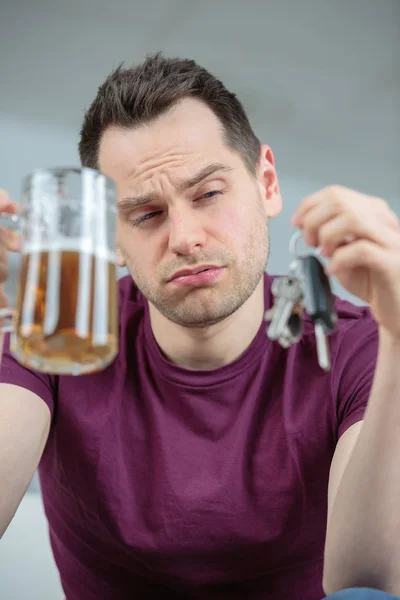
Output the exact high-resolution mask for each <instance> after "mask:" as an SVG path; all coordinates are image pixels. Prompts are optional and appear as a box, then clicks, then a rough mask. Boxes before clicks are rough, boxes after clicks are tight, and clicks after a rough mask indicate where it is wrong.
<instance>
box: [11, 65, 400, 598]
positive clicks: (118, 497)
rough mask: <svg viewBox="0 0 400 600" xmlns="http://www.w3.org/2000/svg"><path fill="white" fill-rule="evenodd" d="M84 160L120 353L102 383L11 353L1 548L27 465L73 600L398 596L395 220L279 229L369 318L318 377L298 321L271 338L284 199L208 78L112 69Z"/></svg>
mask: <svg viewBox="0 0 400 600" xmlns="http://www.w3.org/2000/svg"><path fill="white" fill-rule="evenodd" d="M79 149H80V156H81V160H82V164H83V165H84V166H88V167H94V168H97V169H99V170H101V171H102V172H104V173H105V174H106V175H108V176H109V177H111V178H113V179H114V180H115V181H116V184H117V197H118V198H117V202H118V214H119V216H118V230H117V239H118V256H119V263H120V265H121V266H123V265H127V267H128V269H129V271H130V274H131V276H130V277H125V278H124V279H122V280H121V282H120V292H119V293H120V297H119V303H120V304H119V307H120V313H119V314H120V338H121V340H120V349H119V354H118V357H117V359H116V361H115V362H114V363H113V364H112V365H111V366H109V367H108V368H107V369H105V370H104V371H103V372H101V373H97V374H92V375H86V376H81V377H77V378H73V377H65V376H60V377H55V376H48V375H44V374H40V373H34V372H30V371H28V370H27V369H25V368H23V367H22V366H20V365H18V364H17V363H16V361H15V360H14V359H13V358H12V356H11V355H10V353H9V349H8V346H9V345H8V340H6V348H5V354H4V356H3V364H2V370H1V381H2V382H3V383H2V385H1V388H0V397H1V407H2V414H3V415H5V419H4V418H3V422H2V423H1V425H0V428H1V432H0V453H1V454H0V456H1V461H0V485H1V489H2V494H1V511H0V522H1V526H2V528H3V530H4V529H5V527H6V526H7V524H8V522H9V520H10V519H11V517H12V514H13V513H14V511H15V509H16V507H17V505H18V502H19V501H20V499H21V497H22V496H23V493H24V491H25V489H26V487H27V485H28V483H29V480H30V478H31V477H32V474H33V472H34V469H35V468H36V466H37V464H38V462H39V460H40V476H41V484H42V491H43V498H44V504H45V510H46V514H47V517H48V520H49V526H50V539H51V543H52V547H53V551H54V556H55V559H56V562H57V565H58V568H59V570H60V574H61V580H62V584H63V587H64V591H65V594H66V596H67V598H68V600H78V599H79V600H83V599H84V600H106V599H107V600H108V599H114V598H115V599H122V600H123V599H127V598H133V597H135V598H147V597H150V595H151V594H154V595H156V594H158V595H159V596H160V597H162V598H207V599H212V598H229V599H233V598H251V599H259V598H273V599H277V598H288V599H289V598H290V599H307V600H319V599H320V598H321V597H322V596H323V594H324V593H332V592H335V591H336V590H340V589H343V588H350V587H351V586H357V585H358V586H365V587H367V586H369V587H371V588H376V589H377V590H378V589H381V590H385V591H386V592H391V593H398V592H399V591H400V576H399V573H400V570H399V569H398V564H400V543H399V542H398V539H399V518H398V514H400V513H399V512H398V498H399V495H400V478H399V477H398V475H397V473H398V456H399V454H400V435H399V432H400V428H399V423H400V402H399V399H400V373H399V370H398V368H396V367H397V366H398V361H399V357H400V285H399V280H398V272H399V266H400V260H399V256H400V253H399V250H400V227H399V222H398V219H397V217H396V216H395V215H394V214H393V213H392V212H391V211H390V209H389V208H388V206H387V205H386V203H385V202H384V201H382V200H379V199H377V198H372V197H367V196H364V195H362V194H359V193H357V192H353V191H351V190H346V189H342V188H338V187H332V188H328V189H325V190H322V191H321V192H319V193H317V194H315V195H314V196H311V197H309V198H307V199H305V200H304V201H303V202H302V203H301V205H300V207H299V208H298V210H297V211H296V213H295V215H294V216H293V220H292V222H293V225H294V226H297V227H300V228H302V229H303V231H304V235H305V239H306V241H307V243H309V244H310V245H314V246H322V250H323V254H324V255H325V256H326V257H328V258H330V272H331V273H333V274H335V275H337V277H338V278H339V280H340V282H341V283H342V284H343V285H344V286H345V288H347V289H348V290H349V291H350V292H352V293H355V294H357V295H358V296H360V298H362V299H363V300H364V301H366V302H368V303H370V305H371V311H372V316H371V313H370V311H369V310H367V309H366V308H356V307H354V306H352V305H351V304H349V303H347V302H344V301H340V300H337V310H338V314H339V320H338V325H337V328H336V331H335V332H334V333H333V334H332V336H331V338H330V346H331V354H332V363H333V367H332V371H331V373H324V372H323V371H321V369H320V368H319V367H318V363H317V359H316V347H315V336H314V332H313V328H312V326H311V323H310V322H309V320H306V322H305V331H304V335H303V338H302V340H301V341H300V342H299V343H298V344H296V345H294V346H293V347H292V348H290V349H288V350H283V349H282V348H281V347H280V346H278V345H277V344H275V343H273V342H271V341H270V340H268V339H267V337H266V334H265V328H266V325H265V323H264V322H263V315H264V312H265V310H266V309H267V308H269V307H270V306H271V292H270V284H271V277H270V276H269V275H266V274H265V273H264V271H265V268H266V265H267V261H268V253H269V244H268V228H267V222H268V219H269V218H272V217H274V216H276V215H277V214H278V213H279V212H280V210H281V195H280V191H279V185H278V179H277V175H276V170H275V167H274V157H273V154H272V151H271V149H270V148H269V147H268V146H265V145H260V143H259V141H258V139H257V138H256V136H255V135H254V133H253V131H252V129H251V127H250V124H249V122H248V119H247V117H246V115H245V113H244V111H243V108H242V106H241V104H240V103H239V101H238V100H237V98H236V97H235V96H234V95H233V94H231V93H230V92H228V91H227V90H226V89H225V88H224V86H223V85H222V83H221V82H220V81H218V80H217V79H215V78H214V77H213V76H212V75H211V74H209V73H208V72H207V71H205V70H204V69H202V68H200V67H199V66H198V65H196V64H195V63H194V62H192V61H188V60H173V59H166V58H164V57H163V56H162V55H156V56H153V57H150V58H148V59H147V60H146V61H145V62H144V63H143V64H142V65H139V66H137V67H135V68H132V69H127V70H123V69H122V68H119V69H117V70H116V71H115V72H113V73H112V74H111V75H110V76H109V77H108V78H107V80H106V82H105V83H104V84H103V85H102V86H101V87H100V89H99V91H98V94H97V97H96V99H95V100H94V102H93V104H92V106H91V107H90V109H89V110H88V112H87V114H86V116H85V120H84V123H83V127H82V131H81V139H80V145H79ZM7 203H8V204H7ZM2 210H9V211H12V210H15V207H14V205H13V204H12V203H11V202H10V201H9V200H7V199H6V198H4V200H3V206H2ZM2 276H3V279H4V277H5V273H2ZM378 345H379V351H378ZM377 352H378V358H377ZM367 403H368V408H367V411H366V412H365V408H366V406H367ZM364 413H365V418H364ZM363 418H364V421H363ZM4 421H5V423H6V425H4ZM328 492H329V494H328ZM328 500H329V502H328ZM327 525H328V526H327ZM326 526H327V531H326ZM325 536H326V544H325ZM347 593H348V594H350V593H351V597H352V598H366V597H367V596H366V595H365V593H364V592H361V591H359V592H357V591H354V590H353V591H352V592H350V591H348V592H347ZM370 593H371V594H373V597H374V598H375V595H377V596H378V595H379V597H380V596H381V594H379V592H376V593H375V592H373V591H371V592H370ZM339 596H340V594H339ZM346 597H347V596H346ZM385 597H386V596H385Z"/></svg>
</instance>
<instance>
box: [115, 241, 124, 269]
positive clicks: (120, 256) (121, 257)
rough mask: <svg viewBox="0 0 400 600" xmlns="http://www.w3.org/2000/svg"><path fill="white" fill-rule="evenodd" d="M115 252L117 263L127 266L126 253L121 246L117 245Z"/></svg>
mask: <svg viewBox="0 0 400 600" xmlns="http://www.w3.org/2000/svg"><path fill="white" fill-rule="evenodd" d="M115 253H116V255H117V265H118V266H119V267H126V260H125V258H124V253H123V252H122V250H121V248H120V247H119V246H118V245H117V246H116V248H115Z"/></svg>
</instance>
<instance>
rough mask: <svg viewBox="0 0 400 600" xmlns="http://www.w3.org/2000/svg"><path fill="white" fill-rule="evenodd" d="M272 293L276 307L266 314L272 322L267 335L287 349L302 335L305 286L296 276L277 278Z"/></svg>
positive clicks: (267, 318)
mask: <svg viewBox="0 0 400 600" xmlns="http://www.w3.org/2000/svg"><path fill="white" fill-rule="evenodd" d="M271 292H272V294H273V296H274V297H275V299H274V305H273V306H272V308H270V310H268V311H267V312H266V313H265V320H266V321H270V325H269V327H268V330H267V335H268V337H269V338H270V339H271V340H279V341H280V343H281V345H282V346H283V347H285V348H287V347H289V346H290V345H291V344H292V343H294V342H295V341H297V340H298V339H299V337H300V335H301V322H300V320H299V319H300V313H302V309H301V307H302V304H303V286H302V283H301V280H300V279H299V278H298V277H295V276H294V275H293V276H291V275H288V276H283V277H277V278H276V279H274V281H273V282H272V286H271Z"/></svg>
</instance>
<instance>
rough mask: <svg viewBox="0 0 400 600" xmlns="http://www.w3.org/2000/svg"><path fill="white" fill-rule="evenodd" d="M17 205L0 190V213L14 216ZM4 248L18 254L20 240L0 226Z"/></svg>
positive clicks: (0, 239)
mask: <svg viewBox="0 0 400 600" xmlns="http://www.w3.org/2000/svg"><path fill="white" fill-rule="evenodd" d="M18 208H19V207H18V204H17V203H16V202H14V200H12V198H11V197H10V195H9V194H8V192H7V191H6V190H4V189H0V213H7V214H15V213H17V212H18ZM1 246H5V247H6V248H7V250H9V251H11V252H19V251H20V249H21V240H20V239H19V237H18V235H17V234H16V233H14V232H13V231H9V230H8V229H6V228H5V227H2V226H0V247H1ZM1 281H2V280H1V273H0V282H1Z"/></svg>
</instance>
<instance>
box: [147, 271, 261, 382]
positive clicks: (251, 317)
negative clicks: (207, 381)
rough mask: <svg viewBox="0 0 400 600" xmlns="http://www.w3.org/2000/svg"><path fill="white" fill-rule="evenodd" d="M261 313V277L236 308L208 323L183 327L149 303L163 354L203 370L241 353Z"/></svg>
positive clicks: (255, 330) (153, 328) (227, 361)
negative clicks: (251, 291) (210, 323)
mask: <svg viewBox="0 0 400 600" xmlns="http://www.w3.org/2000/svg"><path fill="white" fill-rule="evenodd" d="M263 317H264V278H261V281H260V282H259V284H258V286H257V288H256V289H255V290H254V292H253V294H252V295H251V296H250V298H248V300H246V302H245V303H244V304H243V305H242V306H241V307H240V308H239V309H238V310H237V311H236V312H234V313H233V314H232V315H230V316H229V317H227V318H226V319H224V320H223V321H221V322H220V323H216V324H215V325H211V326H210V327H204V328H192V329H189V328H187V327H182V326H180V325H177V324H176V323H173V322H172V321H169V320H168V319H167V318H166V317H164V316H163V315H161V314H160V313H159V312H158V311H156V310H155V308H154V307H153V306H152V305H150V321H151V327H152V330H153V334H154V337H155V339H156V342H157V344H158V345H159V347H160V348H161V350H162V352H163V353H164V355H165V356H166V358H167V359H168V360H170V361H171V362H173V363H174V364H176V365H179V366H181V367H184V368H186V369H195V370H204V371H205V370H211V369H216V368H218V367H222V366H223V365H226V364H228V363H231V362H233V361H234V360H235V359H236V358H238V357H239V356H241V355H242V354H243V352H244V351H245V350H246V349H247V348H248V347H249V346H250V344H251V342H252V341H253V340H254V338H255V336H256V335H257V332H258V330H259V328H260V325H261V323H262V321H263Z"/></svg>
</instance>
